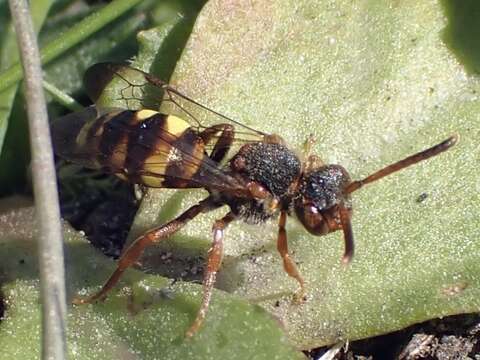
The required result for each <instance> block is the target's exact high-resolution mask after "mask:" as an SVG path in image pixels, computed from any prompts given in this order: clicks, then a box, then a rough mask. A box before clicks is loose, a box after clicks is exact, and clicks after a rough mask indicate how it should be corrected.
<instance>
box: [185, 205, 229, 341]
mask: <svg viewBox="0 0 480 360" xmlns="http://www.w3.org/2000/svg"><path fill="white" fill-rule="evenodd" d="M233 220H235V215H233V213H231V212H229V213H228V214H227V215H225V216H224V217H223V218H222V219H221V220H217V221H215V224H213V243H212V247H211V248H210V250H208V261H207V268H206V269H205V274H204V275H203V299H202V305H201V306H200V309H199V310H198V312H197V316H196V318H195V321H194V322H193V323H192V325H191V326H190V328H189V329H188V330H187V332H186V336H187V337H192V336H193V335H194V334H195V333H196V332H197V331H198V329H199V328H200V326H201V325H202V323H203V320H204V319H205V315H206V313H207V310H208V305H209V304H210V298H211V297H212V291H213V286H214V285H215V280H216V278H217V272H218V270H219V269H220V265H221V264H222V259H223V231H224V230H225V228H226V227H227V225H228V224H230V223H231V222H232V221H233Z"/></svg>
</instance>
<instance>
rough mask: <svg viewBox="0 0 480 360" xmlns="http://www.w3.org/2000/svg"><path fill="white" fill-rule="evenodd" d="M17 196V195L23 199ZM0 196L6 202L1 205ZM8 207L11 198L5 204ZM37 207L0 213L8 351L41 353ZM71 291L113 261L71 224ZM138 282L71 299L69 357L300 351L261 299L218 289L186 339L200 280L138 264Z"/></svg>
mask: <svg viewBox="0 0 480 360" xmlns="http://www.w3.org/2000/svg"><path fill="white" fill-rule="evenodd" d="M18 201H19V200H18V199H15V201H14V202H17V203H18ZM3 206H4V205H3V203H0V209H1V208H2V207H3ZM7 206H8V207H10V206H11V204H9V205H7ZM33 217H34V214H33V209H32V208H23V209H17V210H14V211H10V212H6V213H3V214H0V234H1V235H0V247H1V252H0V253H1V254H3V255H2V261H1V263H2V295H3V296H2V300H3V301H4V305H5V314H4V316H3V318H2V322H1V326H0V346H2V354H3V356H4V357H5V358H9V359H34V358H38V356H39V355H38V354H39V353H40V342H39V339H40V329H41V319H40V305H39V304H40V300H39V289H38V285H39V284H38V275H37V274H38V269H37V258H36V256H37V255H36V251H35V249H36V241H35V233H36V231H35V226H34V224H33V223H32V218H33ZM65 252H66V259H65V263H66V268H67V285H68V288H67V294H68V295H67V297H68V301H69V302H71V300H72V298H73V296H75V294H76V293H77V292H78V291H79V289H82V288H83V289H84V291H92V286H94V287H96V286H97V285H98V284H99V283H101V282H102V281H103V280H104V279H105V277H106V276H107V275H108V274H110V273H111V271H113V269H114V266H115V264H114V262H113V261H112V260H109V259H106V258H105V257H104V256H102V255H100V254H99V253H98V252H97V251H95V250H94V249H93V248H92V247H91V246H90V244H88V242H87V241H85V239H84V238H83V237H82V236H80V235H79V234H78V233H76V232H75V231H73V230H71V229H70V228H68V227H67V228H66V231H65ZM124 284H128V285H129V286H130V285H132V287H131V288H128V291H127V287H125V288H123V289H122V290H120V291H116V292H114V293H112V294H111V296H110V297H109V298H108V299H107V300H106V301H105V302H104V303H101V304H95V305H85V306H71V305H70V306H69V308H68V351H69V358H71V359H102V360H104V359H125V358H132V359H133V358H139V359H140V358H141V359H158V358H159V357H161V358H162V359H182V358H191V357H192V356H193V355H192V354H195V355H194V357H195V359H245V358H248V359H301V358H303V356H302V354H301V353H299V352H297V351H294V350H293V349H292V348H291V347H290V346H289V345H288V344H287V342H286V340H285V337H284V336H283V333H282V331H281V330H280V329H279V327H278V323H277V321H276V320H275V319H274V318H273V317H272V316H271V315H270V314H268V313H267V312H266V311H265V310H263V309H262V308H261V307H259V306H255V305H250V304H248V303H247V302H245V301H244V300H241V299H239V298H238V297H236V296H232V295H229V294H225V293H222V292H219V291H217V292H216V293H215V299H214V301H213V303H212V308H211V314H210V316H209V318H208V320H207V321H206V323H205V330H204V331H202V333H201V334H198V336H196V337H194V338H192V339H185V338H184V332H185V329H186V328H188V325H189V324H190V322H191V321H192V320H193V318H194V316H195V312H196V309H197V306H198V303H199V301H200V294H201V286H200V285H193V284H178V285H170V281H169V280H168V279H165V278H161V277H158V276H152V275H145V274H143V273H140V272H138V271H135V270H131V271H129V272H128V273H127V274H126V275H125V277H124Z"/></svg>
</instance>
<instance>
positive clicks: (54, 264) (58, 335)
mask: <svg viewBox="0 0 480 360" xmlns="http://www.w3.org/2000/svg"><path fill="white" fill-rule="evenodd" d="M9 3H10V11H11V13H12V18H13V24H14V26H15V31H16V34H17V41H18V44H19V48H20V55H21V59H22V66H23V71H24V73H25V93H26V96H25V98H26V100H27V110H28V120H29V129H30V144H31V148H32V173H33V191H34V195H35V213H36V214H35V215H36V222H37V228H38V230H39V232H38V241H39V266H40V287H41V289H40V291H41V300H42V336H43V338H42V359H48V360H50V359H51V360H62V359H65V355H66V342H65V332H66V325H65V317H66V300H65V271H64V267H63V264H64V261H63V239H62V230H61V223H60V210H59V206H58V195H57V183H56V177H55V166H54V162H53V153H52V145H51V140H50V131H49V127H48V116H47V108H46V105H45V96H44V93H43V87H42V72H41V67H40V54H39V51H38V45H37V42H36V36H35V33H34V30H33V24H32V19H31V17H30V12H29V7H28V3H27V1H26V0H9Z"/></svg>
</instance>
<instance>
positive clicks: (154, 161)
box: [137, 110, 190, 187]
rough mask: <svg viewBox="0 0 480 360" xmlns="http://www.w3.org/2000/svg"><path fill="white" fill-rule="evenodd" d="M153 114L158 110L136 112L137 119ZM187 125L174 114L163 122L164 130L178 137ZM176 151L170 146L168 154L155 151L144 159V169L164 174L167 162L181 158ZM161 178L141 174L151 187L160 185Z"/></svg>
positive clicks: (146, 183)
mask: <svg viewBox="0 0 480 360" xmlns="http://www.w3.org/2000/svg"><path fill="white" fill-rule="evenodd" d="M155 114H158V112H157V111H153V110H140V111H138V112H137V119H138V120H140V121H141V120H145V119H148V118H150V117H152V116H154V115H155ZM189 127H190V124H189V123H188V122H186V121H185V120H183V119H181V118H179V117H177V116H174V115H168V116H167V117H166V118H165V122H164V124H163V129H164V131H165V132H167V133H169V134H171V135H173V136H176V137H180V136H181V135H182V134H183V133H184V132H185V130H187V129H188V128H189ZM177 152H178V150H177V149H175V148H174V147H172V148H171V149H170V152H169V153H168V154H166V153H157V154H155V155H152V156H150V157H149V158H148V159H146V161H145V164H144V170H145V171H147V172H150V173H153V174H158V175H164V174H165V172H166V169H167V167H168V164H169V163H170V162H171V161H175V160H177V161H181V160H182V159H181V157H178V156H175V155H176V153H177ZM163 180H164V178H162V177H161V176H159V177H154V176H148V175H144V176H142V181H143V183H144V184H145V185H147V186H151V187H161V186H162V183H163Z"/></svg>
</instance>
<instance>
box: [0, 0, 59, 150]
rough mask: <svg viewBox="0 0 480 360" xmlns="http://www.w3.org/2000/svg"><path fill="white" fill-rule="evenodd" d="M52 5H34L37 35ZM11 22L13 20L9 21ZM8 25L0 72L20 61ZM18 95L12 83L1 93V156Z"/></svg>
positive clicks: (41, 0)
mask: <svg viewBox="0 0 480 360" xmlns="http://www.w3.org/2000/svg"><path fill="white" fill-rule="evenodd" d="M52 3H53V1H52V0H39V1H35V2H34V3H32V6H31V16H32V21H33V24H34V26H35V29H36V31H37V33H38V31H39V29H40V28H41V26H42V24H43V22H44V21H45V18H46V16H47V14H48V11H49V9H50V7H51V5H52ZM9 21H11V20H10V19H9ZM6 23H7V24H9V26H8V27H7V26H5V32H4V33H3V35H2V37H1V40H0V41H1V42H0V45H1V46H0V49H1V51H0V70H4V69H6V68H7V67H9V66H10V65H12V64H14V63H15V62H17V61H18V50H17V44H16V37H15V32H14V30H13V25H12V24H11V23H9V22H6ZM16 93H17V84H16V83H12V84H11V85H10V86H7V87H4V86H2V90H1V91H0V154H1V153H2V147H3V141H4V138H5V133H6V132H7V126H8V118H9V117H10V110H11V108H12V104H13V100H14V98H15V94H16Z"/></svg>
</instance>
